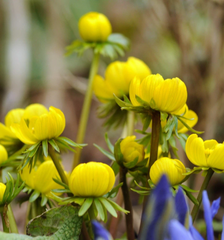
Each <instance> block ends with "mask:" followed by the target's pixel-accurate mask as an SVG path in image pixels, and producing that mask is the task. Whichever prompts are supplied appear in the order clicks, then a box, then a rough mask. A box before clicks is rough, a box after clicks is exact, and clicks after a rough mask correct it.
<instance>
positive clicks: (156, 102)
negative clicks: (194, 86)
mask: <svg viewBox="0 0 224 240" xmlns="http://www.w3.org/2000/svg"><path fill="white" fill-rule="evenodd" d="M129 95H130V99H131V102H132V104H133V105H134V106H140V105H141V104H140V103H139V102H138V101H137V99H136V97H135V96H136V95H137V96H139V97H140V98H141V99H142V100H144V101H145V102H147V103H148V104H149V106H150V107H151V108H152V109H155V110H158V111H162V112H168V113H173V114H175V113H176V112H178V111H179V110H180V109H181V108H182V107H183V106H184V104H185V103H186V101H187V88H186V86H185V84H184V82H183V81H181V80H180V79H179V78H172V79H166V80H164V79H163V77H162V76H161V75H159V74H152V75H149V76H148V77H146V78H144V79H143V80H141V79H139V78H135V79H133V80H132V81H131V83H130V88H129Z"/></svg>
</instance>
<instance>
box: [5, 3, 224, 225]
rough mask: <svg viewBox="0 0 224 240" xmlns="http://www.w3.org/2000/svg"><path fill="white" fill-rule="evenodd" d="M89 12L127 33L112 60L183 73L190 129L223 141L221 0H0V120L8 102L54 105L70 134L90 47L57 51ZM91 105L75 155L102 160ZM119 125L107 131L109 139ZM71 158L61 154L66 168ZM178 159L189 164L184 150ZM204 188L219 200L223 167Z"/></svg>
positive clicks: (223, 10)
mask: <svg viewBox="0 0 224 240" xmlns="http://www.w3.org/2000/svg"><path fill="white" fill-rule="evenodd" d="M89 11H98V12H102V13H104V14H105V15H106V16H107V17H108V18H109V20H110V21H111V24H112V27H113V32H118V33H122V34H124V35H125V36H126V37H128V38H129V39H130V41H131V48H130V51H128V52H127V53H126V55H125V56H124V57H122V58H120V59H118V60H126V59H127V57H129V56H134V57H137V58H140V59H142V60H143V61H144V62H145V63H146V64H147V65H148V66H149V67H150V68H151V70H152V72H153V73H160V74H161V75H162V76H163V77H164V78H172V77H179V78H180V79H182V80H183V81H184V82H185V83H186V85H187V88H188V101H187V103H188V106H189V108H190V109H192V110H194V111H195V112H196V113H197V114H198V116H199V122H198V124H197V125H196V127H195V129H196V130H202V131H204V134H202V137H203V139H211V138H214V139H216V140H217V141H219V142H223V140H224V94H223V93H224V46H223V43H224V42H223V41H224V1H223V0H207V1H205V0H157V1H147V0H63V1H62V0H46V1H40V0H16V1H15V0H0V53H1V54H0V62H1V64H0V120H1V122H4V117H5V114H6V113H7V112H8V111H9V110H11V109H13V108H17V107H23V108H24V107H26V106H27V105H28V104H31V103H35V102H39V103H42V104H44V105H46V106H47V107H49V106H51V105H53V106H55V107H58V108H60V109H61V110H62V111H63V112H64V114H65V116H66V121H67V125H66V129H65V132H64V135H65V136H67V137H69V138H71V139H73V140H75V138H76V134H77V129H78V122H79V117H80V111H81V108H82V103H83V99H84V95H83V94H84V92H85V89H86V84H87V78H88V73H89V68H90V64H91V59H92V53H91V51H90V50H89V51H87V52H86V53H84V55H83V56H82V57H78V56H77V55H75V54H73V55H71V56H69V57H64V53H65V47H66V46H67V45H69V44H71V42H72V41H74V40H76V39H78V38H79V34H78V20H79V18H80V16H82V15H83V14H85V13H87V12H89ZM110 62H111V60H110V59H108V58H101V60H100V69H99V73H101V74H102V75H103V73H104V70H105V68H106V66H107V65H108V64H109V63H110ZM98 106H99V103H98V101H97V100H96V98H94V99H93V103H92V108H91V113H90V119H89V124H88V128H87V135H86V139H85V142H86V143H88V146H87V147H85V149H84V151H83V154H82V162H85V161H92V160H94V161H105V162H108V160H107V159H105V157H104V156H103V155H102V154H101V153H100V152H99V151H98V150H97V149H96V148H95V147H94V146H93V143H97V144H98V145H100V146H102V147H105V143H104V140H103V135H104V133H105V131H106V130H105V128H103V126H102V124H103V121H102V120H101V119H98V118H97V113H96V112H97V107H98ZM120 132H121V129H117V130H114V129H112V130H108V133H109V136H110V138H111V139H112V141H113V142H114V141H116V139H117V138H119V137H120ZM72 158H73V156H72V155H66V156H64V159H65V160H64V161H65V164H66V168H67V170H69V169H70V166H71V164H72ZM180 158H181V160H182V161H183V162H185V163H186V165H187V166H191V165H190V163H189V162H188V161H187V160H186V156H185V154H184V153H183V152H180ZM223 161H224V159H223ZM202 180H203V177H201V176H200V174H199V175H198V176H197V177H196V178H194V179H193V180H192V181H190V182H189V185H190V187H192V188H195V189H199V187H200V185H201V183H202ZM209 195H210V199H212V200H213V199H215V198H217V197H218V196H222V205H223V206H224V175H223V174H219V175H218V174H215V175H214V177H213V179H212V181H211V183H210V184H209ZM223 212H224V210H223V209H222V211H220V212H219V213H220V215H218V220H220V219H221V217H222V215H223V214H222V213H223ZM18 215H19V213H18ZM22 217H23V216H21V219H22ZM17 218H18V219H19V216H17ZM21 219H20V220H21ZM20 220H19V221H20ZM202 228H203V226H202Z"/></svg>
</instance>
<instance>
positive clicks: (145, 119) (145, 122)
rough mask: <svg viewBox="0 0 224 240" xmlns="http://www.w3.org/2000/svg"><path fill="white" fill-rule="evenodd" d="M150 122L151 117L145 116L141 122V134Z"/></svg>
mask: <svg viewBox="0 0 224 240" xmlns="http://www.w3.org/2000/svg"><path fill="white" fill-rule="evenodd" d="M151 120H152V116H151V115H148V116H146V117H145V118H144V120H143V128H142V131H143V132H145V131H146V130H147V129H148V127H149V125H150V123H151Z"/></svg>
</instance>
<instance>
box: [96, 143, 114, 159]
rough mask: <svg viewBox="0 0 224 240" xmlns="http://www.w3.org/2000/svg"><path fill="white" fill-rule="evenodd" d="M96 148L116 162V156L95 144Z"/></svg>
mask: <svg viewBox="0 0 224 240" xmlns="http://www.w3.org/2000/svg"><path fill="white" fill-rule="evenodd" d="M93 145H94V146H95V147H96V148H98V149H99V150H100V152H102V153H103V154H104V155H105V156H107V157H108V158H109V159H110V160H112V161H115V158H114V155H113V154H112V153H110V152H108V151H106V150H105V149H103V148H102V147H100V146H98V145H97V144H95V143H94V144H93Z"/></svg>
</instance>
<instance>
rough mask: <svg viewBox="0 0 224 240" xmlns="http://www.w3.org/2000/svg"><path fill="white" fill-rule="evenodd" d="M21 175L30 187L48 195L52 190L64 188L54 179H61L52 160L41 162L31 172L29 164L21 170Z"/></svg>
mask: <svg viewBox="0 0 224 240" xmlns="http://www.w3.org/2000/svg"><path fill="white" fill-rule="evenodd" d="M20 176H21V178H22V180H23V181H24V182H25V183H26V185H27V186H28V187H29V188H32V189H34V190H37V191H38V192H40V193H42V194H44V195H46V196H48V197H50V195H51V190H53V189H60V188H62V187H61V185H59V184H57V183H56V182H55V181H54V180H53V178H55V179H60V177H59V174H58V172H57V169H56V168H55V165H54V163H53V162H52V160H51V161H45V162H43V163H41V164H40V165H39V166H38V167H35V168H33V169H32V170H31V172H30V168H29V166H28V165H27V166H26V167H24V168H23V169H22V170H21V172H20Z"/></svg>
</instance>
